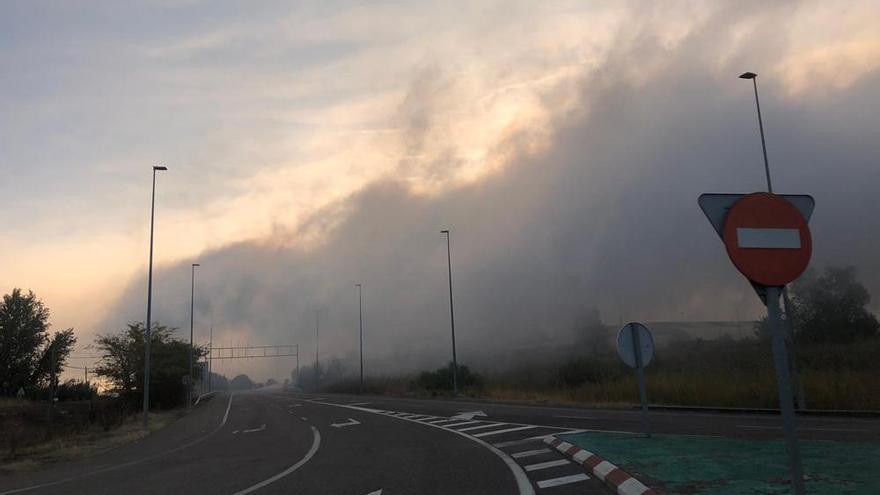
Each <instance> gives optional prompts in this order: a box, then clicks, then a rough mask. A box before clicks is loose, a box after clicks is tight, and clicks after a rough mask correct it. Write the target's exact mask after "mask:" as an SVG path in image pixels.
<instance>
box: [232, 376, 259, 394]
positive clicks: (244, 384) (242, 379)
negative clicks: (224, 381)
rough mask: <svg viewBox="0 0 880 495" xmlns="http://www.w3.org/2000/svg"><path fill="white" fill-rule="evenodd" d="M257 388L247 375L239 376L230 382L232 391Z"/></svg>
mask: <svg viewBox="0 0 880 495" xmlns="http://www.w3.org/2000/svg"><path fill="white" fill-rule="evenodd" d="M255 386H256V384H255V383H254V382H253V380H251V378H250V377H249V376H247V375H238V376H236V377H235V378H233V379H232V380H229V389H230V390H250V389H252V388H254V387H255Z"/></svg>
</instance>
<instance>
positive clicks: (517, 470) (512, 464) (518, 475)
mask: <svg viewBox="0 0 880 495" xmlns="http://www.w3.org/2000/svg"><path fill="white" fill-rule="evenodd" d="M319 404H323V405H326V406H335V407H344V408H347V409H354V410H356V411H364V412H375V411H374V410H371V409H366V408H361V407H353V406H346V405H344V404H333V403H329V402H320V403H319ZM398 419H400V420H402V421H411V422H413V423H416V424H420V425H425V426H429V427H431V428H438V429H441V430H444V431H448V432H450V433H454V434H456V435H460V436H462V437H464V438H466V439H468V440H470V441H472V442H476V443H478V444H480V445H482V446H483V447H485V448H486V449H488V450H489V451H490V452H492V453H493V454H495V455H496V456H498V457H499V458H500V459H501V460H502V461H504V464H506V465H507V468H508V469H510V473H511V474H513V478H514V479H515V480H516V487H517V489H518V491H519V495H535V489H534V488H532V482H531V481H529V477H528V476H526V473H525V471H523V469H522V467H520V465H519V464H517V463H516V461H514V460H513V458H511V457H510V456H509V455H507V454H505V453H504V452H503V451H501V450H499V449H497V448H496V447H493V446H492V445H491V444H489V443H487V442H486V441H484V440H480V439H479V438H474V437H473V436H471V435H467V434H464V433H460V432H459V431H457V430H453V429H451V428H444V427H442V426H435V425H432V424H430V423H422V422H419V421H413V420H411V419H403V418H398ZM542 438H543V437H542ZM0 495H2V494H0ZM236 495H237V494H236Z"/></svg>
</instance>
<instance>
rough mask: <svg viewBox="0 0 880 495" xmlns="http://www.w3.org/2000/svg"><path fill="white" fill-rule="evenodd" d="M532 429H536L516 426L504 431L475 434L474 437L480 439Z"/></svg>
mask: <svg viewBox="0 0 880 495" xmlns="http://www.w3.org/2000/svg"><path fill="white" fill-rule="evenodd" d="M532 428H537V426H517V427H515V428H507V429H504V430H494V431H487V432H486V433H477V434H476V435H474V436H475V437H477V438H481V437H488V436H491V435H500V434H502V433H510V432H512V431H521V430H530V429H532Z"/></svg>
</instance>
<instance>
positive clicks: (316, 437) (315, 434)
mask: <svg viewBox="0 0 880 495" xmlns="http://www.w3.org/2000/svg"><path fill="white" fill-rule="evenodd" d="M311 428H312V439H313V440H312V447H311V448H310V449H309V451H308V452H306V455H305V457H303V458H302V459H300V460H299V461H297V462H296V464H294V465H293V466H290V467H289V468H287V469H285V470H284V471H281V472H280V473H278V474H276V475H275V476H272V477H271V478H267V479H265V480H263V481H261V482H259V483H257V484H256V485H252V486H249V487H247V488H245V489H244V490H239V491H237V492H235V493H234V494H233V495H245V494H247V493H252V492H255V491H257V490H259V489H260V488H263V487H264V486H266V485H269V484H271V483H274V482H276V481H278V480H280V479H281V478H283V477H285V476H287V475H288V474H290V473H292V472H294V471H296V470H297V469H299V468H301V467H302V466H303V465H304V464H305V463H307V462H309V459H311V458H312V457H313V456H314V455H315V453H316V452H318V447H320V446H321V433H320V432H319V431H318V429H317V428H315V427H314V426H312V427H311Z"/></svg>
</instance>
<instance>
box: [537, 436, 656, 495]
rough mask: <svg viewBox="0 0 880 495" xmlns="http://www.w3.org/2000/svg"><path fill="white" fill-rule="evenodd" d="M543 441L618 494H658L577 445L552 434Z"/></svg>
mask: <svg viewBox="0 0 880 495" xmlns="http://www.w3.org/2000/svg"><path fill="white" fill-rule="evenodd" d="M544 443H546V444H548V445H550V446H551V447H553V448H555V449H556V450H558V451H559V452H562V453H563V454H564V455H567V456H569V457H571V458H572V459H574V461H575V462H576V463H578V464H580V465H582V466H584V467H585V468H587V469H588V470H591V471H592V472H593V475H594V476H595V477H597V478H599V479H600V480H602V481H604V482H605V484H606V485H608V486H610V487H611V489H613V490H617V493H618V494H619V495H659V492H657V491H655V490H653V489H651V488H648V487H647V486H645V485H644V484H643V483H642V482H641V481H639V480H637V479H635V478H633V477H632V476H631V475H630V474H629V473H627V472H626V471H624V470H623V469H620V468H619V467H617V466H615V465H614V464H611V463H610V462H608V461H606V460H605V459H602V458H601V457H599V456H597V455H596V454H594V453H592V452H590V451H587V450H584V449H582V448H580V447H578V446H577V445H573V444H570V443H568V442H565V441H563V440H561V439H559V438H556V437H555V436H553V435H550V436H548V437H546V438H545V439H544Z"/></svg>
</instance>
